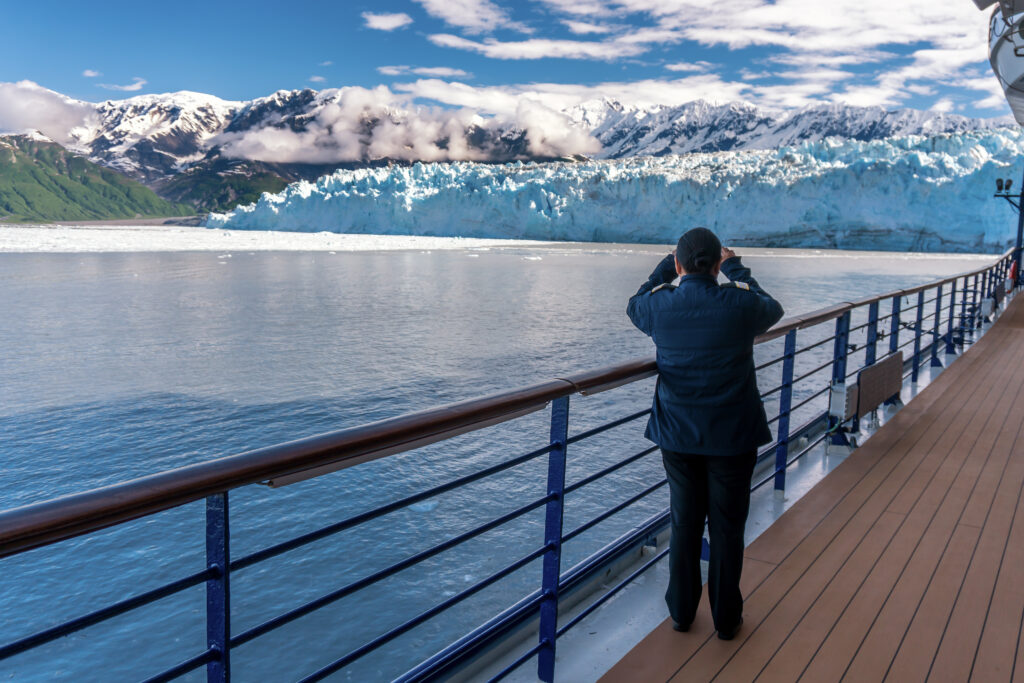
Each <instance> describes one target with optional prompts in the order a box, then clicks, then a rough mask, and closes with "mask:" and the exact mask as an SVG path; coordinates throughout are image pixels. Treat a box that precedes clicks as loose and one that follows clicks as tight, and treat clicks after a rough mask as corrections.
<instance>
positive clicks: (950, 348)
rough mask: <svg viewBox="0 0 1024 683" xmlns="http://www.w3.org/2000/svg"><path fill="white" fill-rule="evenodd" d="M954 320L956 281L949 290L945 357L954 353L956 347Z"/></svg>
mask: <svg viewBox="0 0 1024 683" xmlns="http://www.w3.org/2000/svg"><path fill="white" fill-rule="evenodd" d="M954 318H956V280H953V283H952V285H951V288H950V290H949V326H948V327H947V328H946V355H947V356H951V355H953V354H955V353H956V346H955V345H954V344H953V332H954V330H955V327H954V325H953V319H954Z"/></svg>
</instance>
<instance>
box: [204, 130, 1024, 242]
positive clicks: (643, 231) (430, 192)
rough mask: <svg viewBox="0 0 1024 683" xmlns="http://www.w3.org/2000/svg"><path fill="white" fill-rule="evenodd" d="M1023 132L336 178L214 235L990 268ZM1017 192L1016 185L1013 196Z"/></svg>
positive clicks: (407, 169)
mask: <svg viewBox="0 0 1024 683" xmlns="http://www.w3.org/2000/svg"><path fill="white" fill-rule="evenodd" d="M1022 160H1024V132H1022V131H1021V130H1019V129H1012V128H1003V129H996V130H975V131H967V132H963V133H951V134H942V135H909V136H902V137H892V138H885V139H878V140H869V141H857V140H850V139H839V138H827V139H824V140H819V141H806V142H802V143H800V144H796V145H789V146H784V147H780V148H778V149H770V150H744V151H733V152H715V153H697V154H686V155H665V156H657V157H632V158H627V159H619V160H597V161H585V162H578V163H572V162H550V163H523V162H514V163H509V164H502V165H490V164H481V163H471V162H456V163H428V164H423V163H417V164H413V165H411V166H391V167H386V168H364V169H356V170H340V171H336V172H335V173H332V174H330V175H327V176H324V177H322V178H320V179H319V180H317V181H316V182H306V181H300V182H297V183H293V184H292V185H289V186H288V187H287V188H285V190H284V191H282V192H280V193H278V194H264V195H263V196H262V197H261V198H260V200H259V201H258V202H256V203H255V204H251V205H247V206H240V207H238V208H236V209H234V210H233V211H231V212H229V213H224V214H211V215H210V216H209V218H208V219H207V222H206V225H207V227H213V228H231V229H255V230H294V231H304V232H319V231H331V232H339V233H364V234H389V235H395V234H401V235H432V236H459V237H479V238H521V239H532V240H567V241H579V242H631V243H674V242H675V240H676V239H677V238H678V236H679V234H680V232H681V231H683V230H685V229H687V228H690V227H693V226H697V225H704V226H707V227H709V228H711V229H712V230H714V231H715V232H717V233H718V234H719V235H720V236H721V237H722V239H723V241H724V242H726V243H729V244H733V245H737V246H760V247H803V248H839V249H881V250H894V251H902V250H908V251H943V252H949V251H956V252H996V251H1001V250H1003V249H1005V248H1007V247H1009V246H1011V244H1012V242H1013V239H1014V237H1015V235H1016V227H1017V220H1016V214H1015V212H1014V211H1013V209H1012V208H1011V207H1010V206H1009V205H1008V204H1007V203H1005V202H1004V201H1002V200H996V199H993V198H992V192H993V190H994V180H995V179H996V178H1005V177H1013V178H1014V182H1015V183H1018V182H1020V181H1019V180H1018V179H1017V173H1018V171H1019V168H1020V162H1021V161H1022ZM1017 187H1018V188H1019V187H1020V186H1019V185H1018V186H1017Z"/></svg>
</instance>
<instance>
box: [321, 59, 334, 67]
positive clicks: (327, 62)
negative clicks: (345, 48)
mask: <svg viewBox="0 0 1024 683" xmlns="http://www.w3.org/2000/svg"><path fill="white" fill-rule="evenodd" d="M317 66H334V62H332V61H331V60H329V59H328V60H327V61H326V62H320V63H319V64H317Z"/></svg>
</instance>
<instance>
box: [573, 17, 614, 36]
mask: <svg viewBox="0 0 1024 683" xmlns="http://www.w3.org/2000/svg"><path fill="white" fill-rule="evenodd" d="M562 24H564V25H565V27H566V28H567V29H569V30H570V31H572V32H573V33H575V34H577V35H583V34H587V33H611V32H612V31H614V30H615V29H613V28H612V27H611V26H602V25H601V24H591V23H590V22H589V21H575V20H573V19H563V20H562Z"/></svg>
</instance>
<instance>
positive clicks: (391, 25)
mask: <svg viewBox="0 0 1024 683" xmlns="http://www.w3.org/2000/svg"><path fill="white" fill-rule="evenodd" d="M361 16H362V17H363V21H365V22H366V26H367V28H373V29H377V30H378V31H394V30H395V29H398V28H402V27H404V26H408V25H409V24H411V23H412V17H410V16H409V15H408V14H406V13H405V12H396V13H393V14H374V13H373V12H363V13H362V15H361Z"/></svg>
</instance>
